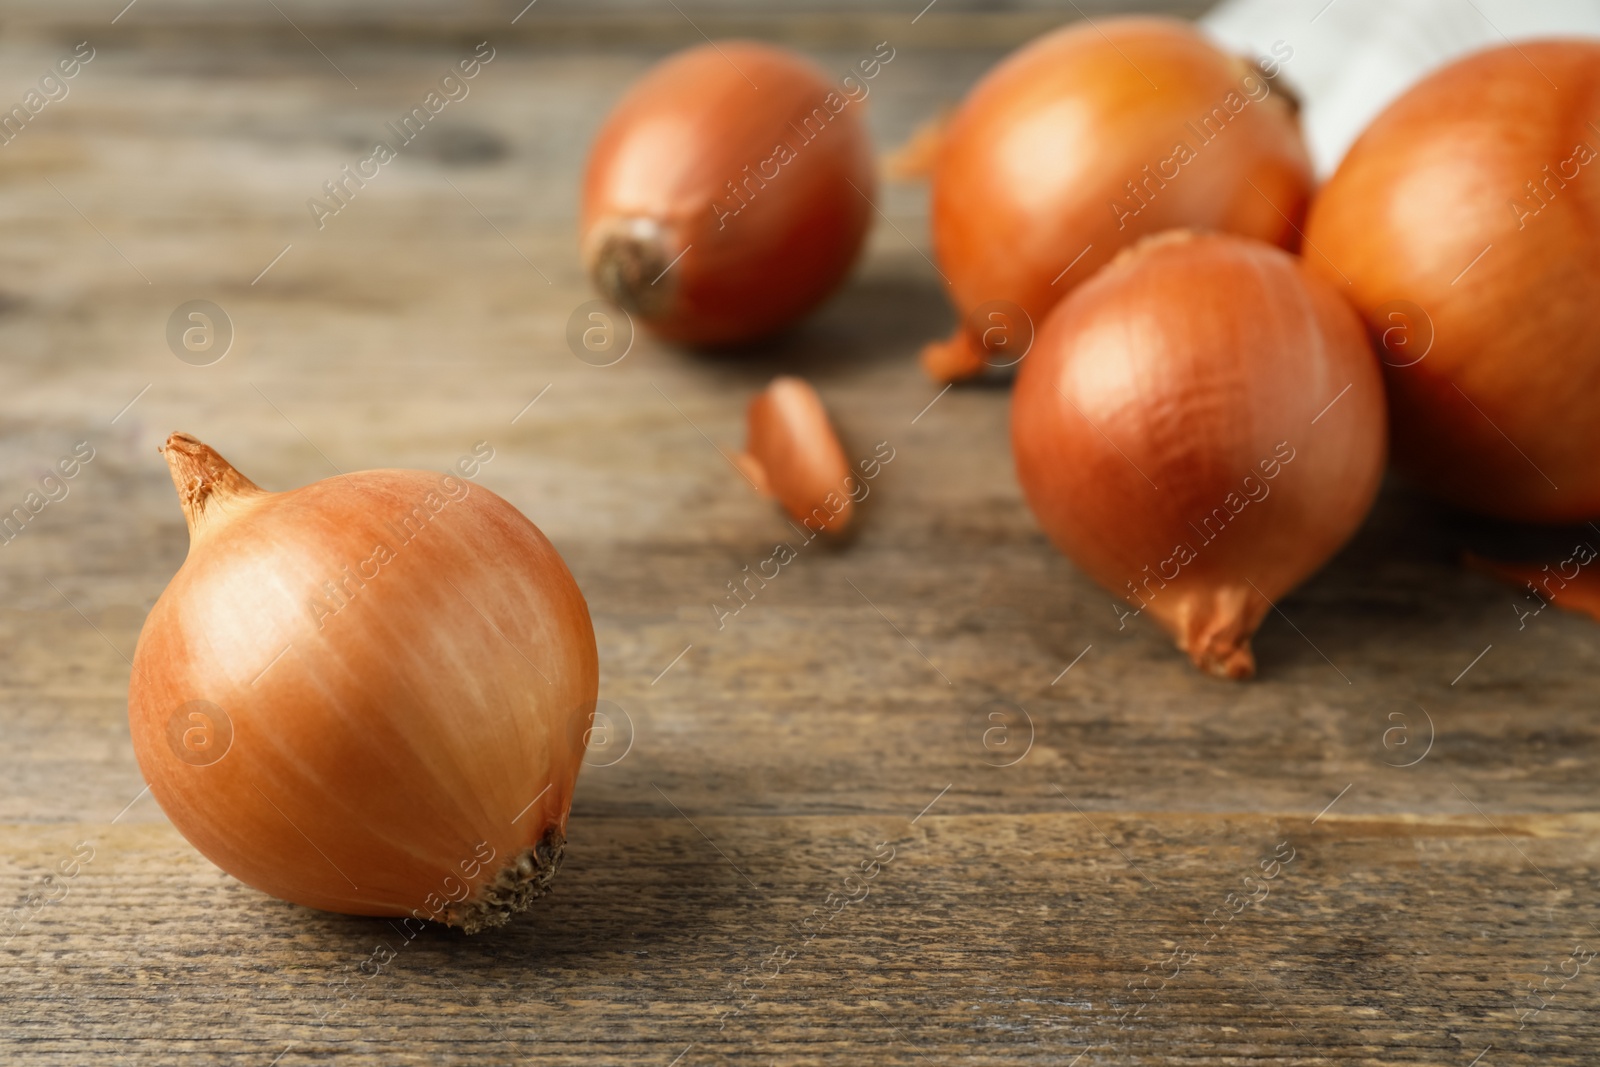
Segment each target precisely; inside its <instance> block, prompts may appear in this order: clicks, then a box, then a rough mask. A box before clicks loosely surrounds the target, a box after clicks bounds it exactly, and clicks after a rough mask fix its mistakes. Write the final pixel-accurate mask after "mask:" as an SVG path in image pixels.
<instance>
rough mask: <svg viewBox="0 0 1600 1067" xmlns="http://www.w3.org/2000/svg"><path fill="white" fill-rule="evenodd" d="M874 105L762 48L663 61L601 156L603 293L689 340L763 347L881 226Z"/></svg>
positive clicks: (731, 46) (595, 250)
mask: <svg viewBox="0 0 1600 1067" xmlns="http://www.w3.org/2000/svg"><path fill="white" fill-rule="evenodd" d="M854 84H858V85H859V83H854ZM864 99H865V96H864V93H863V94H862V95H861V99H857V98H856V95H855V94H851V93H849V92H847V91H845V90H844V89H843V88H842V87H840V86H835V85H833V84H831V83H830V82H829V81H828V79H827V77H826V76H825V75H824V74H823V73H822V71H820V70H818V69H817V68H816V66H815V65H813V64H812V63H811V62H809V61H808V60H806V59H804V58H803V57H801V56H799V55H797V54H795V53H793V52H790V51H788V50H786V49H781V48H775V47H773V46H771V45H764V44H756V43H753V42H749V41H723V42H721V43H720V44H716V45H712V44H706V45H703V46H701V47H698V48H692V49H689V50H687V51H685V52H681V53H679V54H678V55H675V56H672V57H670V58H669V59H667V60H665V61H663V62H662V63H660V64H659V65H657V66H656V67H655V68H654V69H652V70H651V71H650V72H649V73H648V74H646V75H645V76H644V78H642V79H641V80H640V81H639V82H638V83H637V84H635V85H634V86H633V87H632V88H631V89H630V90H629V91H628V93H627V95H626V96H624V97H623V98H622V100H621V102H619V103H618V104H617V106H616V108H615V109H614V110H613V111H612V112H611V114H610V116H609V117H608V118H607V119H606V122H605V125H604V126H603V127H602V128H601V130H600V134H599V136H598V137H597V138H596V140H595V144H594V147H593V149H591V151H590V155H589V162H588V168H587V170H586V172H585V175H584V183H583V214H582V221H581V226H582V253H583V260H584V265H585V268H586V269H587V271H588V272H589V275H590V277H591V278H592V279H593V280H594V284H595V287H596V288H597V289H599V290H600V292H601V293H602V294H604V295H605V296H606V297H607V298H609V299H610V300H611V301H612V302H613V303H615V304H617V305H618V306H620V307H622V308H624V309H626V310H627V311H628V312H629V313H631V314H633V315H636V316H638V317H639V318H640V319H642V320H643V321H644V323H645V324H646V325H647V326H649V328H650V329H651V330H652V331H654V332H655V333H657V334H659V335H660V336H662V337H665V338H668V339H670V340H675V341H683V342H687V343H690V344H707V345H719V344H733V343H737V342H741V341H749V340H752V339H755V338H758V337H761V336H763V335H765V334H769V333H772V332H773V331H775V330H778V329H780V328H782V327H783V326H785V325H787V324H789V323H790V322H793V321H794V320H796V319H798V318H799V317H800V316H802V315H804V314H805V313H806V312H808V311H810V310H811V309H812V308H814V307H815V306H816V305H817V304H819V303H820V302H821V301H822V300H823V299H824V298H825V297H826V296H827V295H828V294H829V293H831V292H832V291H833V290H834V289H835V288H836V287H837V286H838V284H839V283H840V282H841V281H842V280H843V279H844V276H845V274H846V272H848V271H849V269H850V266H851V264H853V263H854V262H855V258H856V255H857V253H858V252H859V251H860V249H861V244H862V241H863V240H864V239H865V237H866V233H867V227H868V224H869V223H870V222H871V219H872V201H871V199H870V198H871V197H872V195H873V192H874V178H875V176H874V173H873V160H872V148H871V143H870V141H869V139H868V136H867V128H866V124H865V122H864V121H863V119H862V112H863V110H864V107H865V105H864V103H863V101H864Z"/></svg>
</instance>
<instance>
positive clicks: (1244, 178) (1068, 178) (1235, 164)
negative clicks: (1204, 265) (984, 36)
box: [923, 18, 1311, 380]
mask: <svg viewBox="0 0 1600 1067" xmlns="http://www.w3.org/2000/svg"><path fill="white" fill-rule="evenodd" d="M1158 87H1159V88H1158ZM1230 94H1233V96H1232V97H1231V98H1230ZM1235 106H1236V107H1237V110H1234V107H1235ZM1218 108H1221V109H1222V112H1221V114H1222V116H1223V118H1225V119H1226V121H1222V120H1221V119H1218V118H1215V117H1213V118H1212V120H1211V124H1210V125H1209V126H1207V125H1205V124H1204V120H1205V119H1206V117H1207V116H1211V115H1212V114H1213V111H1214V110H1215V109H1218ZM1191 122H1192V123H1193V124H1194V129H1190V128H1189V127H1188V126H1187V125H1186V123H1191ZM1207 137H1209V138H1210V139H1209V140H1206V138H1207ZM1179 143H1183V144H1185V145H1188V146H1189V148H1190V152H1191V153H1192V158H1189V159H1188V161H1187V162H1181V161H1177V160H1178V159H1179V156H1180V155H1181V153H1175V149H1176V148H1177V146H1178V145H1179ZM1169 160H1173V161H1174V162H1172V163H1171V164H1170V165H1164V161H1169ZM1146 167H1149V168H1150V171H1149V173H1148V174H1147V172H1146V170H1145V168H1146ZM1163 173H1166V174H1169V175H1171V176H1170V177H1166V178H1163ZM1130 182H1131V183H1133V185H1134V186H1135V187H1137V188H1138V189H1139V190H1140V191H1141V195H1139V196H1136V194H1135V193H1134V192H1133V191H1130V189H1129V188H1128V184H1127V183H1130ZM1310 189H1311V163H1310V158H1309V156H1308V154H1307V152H1306V148H1305V144H1304V141H1303V139H1302V138H1301V135H1300V128H1299V122H1298V119H1297V117H1296V105H1295V104H1294V103H1293V101H1292V100H1291V99H1290V98H1289V97H1288V95H1287V94H1286V93H1285V92H1284V91H1283V90H1282V89H1281V88H1280V87H1279V85H1278V84H1276V83H1274V82H1272V81H1271V80H1269V79H1266V78H1264V77H1262V75H1261V72H1260V71H1259V70H1258V69H1257V68H1256V67H1254V66H1253V65H1252V64H1250V63H1249V62H1247V61H1245V60H1242V59H1238V58H1236V57H1232V56H1229V55H1227V54H1225V53H1224V52H1222V51H1221V50H1220V49H1218V48H1217V47H1216V46H1215V45H1214V44H1212V43H1210V42H1209V41H1208V40H1206V39H1205V38H1204V37H1203V36H1201V34H1200V33H1199V31H1197V30H1196V29H1195V28H1194V27H1192V26H1191V25H1189V24H1188V23H1184V22H1180V21H1177V20H1174V19H1162V18H1114V19H1103V20H1099V21H1097V22H1095V23H1092V24H1090V23H1088V22H1082V23H1075V24H1073V25H1071V26H1068V27H1065V28H1063V29H1060V30H1057V31H1055V32H1054V33H1051V34H1049V35H1047V36H1045V37H1041V38H1040V39H1038V40H1036V41H1034V42H1033V43H1032V44H1029V45H1028V46H1027V47H1025V48H1023V49H1022V50H1021V51H1018V52H1016V53H1014V54H1013V55H1011V56H1010V57H1009V58H1007V59H1006V60H1005V61H1004V62H1002V63H1001V64H1000V65H999V66H997V67H995V68H994V69H993V70H992V71H990V72H989V74H988V75H986V76H985V77H984V79H983V80H982V81H981V82H979V83H978V85H977V87H976V88H974V89H973V90H972V92H971V94H970V95H969V96H968V97H967V99H966V100H965V101H964V102H963V103H962V105H961V107H960V109H959V110H958V111H957V112H956V114H955V117H954V118H953V120H952V121H951V123H950V125H949V127H948V128H947V129H946V131H945V133H944V137H943V141H942V143H941V145H940V147H939V153H938V161H937V164H936V166H935V170H934V176H933V206H932V225H933V239H934V247H935V250H936V254H937V259H938V262H939V265H940V268H941V270H942V271H943V274H944V275H945V277H946V278H947V279H948V281H949V285H950V295H951V299H952V300H953V301H954V303H955V304H956V307H957V309H958V311H959V312H960V313H961V315H962V316H963V319H965V318H966V317H967V316H968V315H969V314H971V313H972V312H973V311H974V309H976V308H978V307H980V306H981V305H983V304H986V303H989V302H991V301H1001V300H1003V301H1009V302H1011V303H1013V304H1016V305H1017V306H1018V307H1020V308H1021V309H1022V310H1023V311H1025V312H1026V313H1027V314H1028V315H1029V316H1031V317H1032V319H1033V321H1034V323H1035V324H1038V323H1041V322H1043V321H1044V317H1045V315H1046V314H1047V313H1048V312H1049V311H1050V309H1051V308H1052V307H1053V306H1054V305H1055V304H1056V303H1057V301H1059V300H1060V299H1062V298H1063V297H1064V296H1065V295H1066V294H1067V293H1069V292H1070V291H1071V290H1072V289H1073V288H1074V287H1075V286H1077V285H1079V284H1081V283H1082V282H1083V281H1084V280H1086V279H1088V278H1090V277H1092V276H1093V275H1094V273H1095V272H1096V271H1097V270H1099V269H1100V268H1101V267H1102V266H1104V265H1105V264H1106V263H1109V262H1110V261H1111V259H1112V257H1114V256H1115V255H1116V254H1117V252H1118V251H1119V250H1120V249H1122V248H1125V247H1128V246H1129V245H1131V244H1133V243H1134V242H1136V241H1137V240H1139V239H1140V238H1141V237H1144V236H1147V235H1149V234H1153V233H1157V232H1160V231H1163V230H1168V229H1173V228H1193V229H1207V230H1220V231H1226V232H1230V233H1237V234H1242V235H1244V236H1247V237H1255V238H1258V239H1260V240H1264V241H1270V242H1272V243H1275V244H1279V245H1282V246H1284V247H1286V248H1292V247H1294V246H1295V244H1296V243H1297V241H1298V236H1297V231H1296V229H1295V227H1296V225H1297V224H1298V223H1299V222H1300V220H1301V218H1302V216H1303V215H1304V212H1305V206H1306V203H1307V201H1308V199H1309V197H1310ZM1114 202H1117V203H1122V204H1123V206H1124V207H1125V208H1127V209H1129V210H1132V209H1134V208H1137V209H1138V211H1137V214H1135V215H1132V216H1127V215H1123V214H1121V213H1119V212H1116V211H1113V208H1112V205H1113V203H1114ZM1141 205H1142V206H1141ZM1080 256H1081V258H1080ZM1069 267H1070V269H1068V268H1069ZM982 357H983V351H982V345H981V344H980V343H979V338H978V337H977V335H976V334H975V333H974V332H973V325H972V324H971V323H964V325H963V327H962V328H961V329H960V330H958V332H957V333H956V335H955V336H954V337H952V338H951V339H950V340H949V341H947V342H942V343H940V344H936V345H931V346H929V348H928V350H927V351H926V353H925V355H924V359H923V365H924V368H925V369H926V370H927V371H928V373H929V374H930V375H932V376H933V377H934V378H936V379H938V380H954V379H957V378H960V377H965V376H971V375H972V374H976V373H978V372H980V371H981V370H982V369H983V367H984V360H983V358H982Z"/></svg>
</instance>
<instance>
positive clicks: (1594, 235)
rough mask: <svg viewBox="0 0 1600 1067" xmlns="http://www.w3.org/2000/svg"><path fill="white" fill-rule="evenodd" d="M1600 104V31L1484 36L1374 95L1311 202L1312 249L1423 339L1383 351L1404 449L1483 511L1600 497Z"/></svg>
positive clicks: (1437, 488)
mask: <svg viewBox="0 0 1600 1067" xmlns="http://www.w3.org/2000/svg"><path fill="white" fill-rule="evenodd" d="M1546 79H1548V80H1546ZM1552 83H1553V84H1552ZM1558 87H1559V88H1558ZM1597 122H1600V42H1595V41H1522V42H1519V43H1518V44H1517V45H1515V46H1509V45H1508V46H1506V47H1503V48H1496V49H1491V50H1489V51H1486V52H1480V53H1477V54H1475V55H1472V56H1469V57H1467V58H1465V59H1462V60H1459V61H1458V62H1456V63H1454V64H1452V65H1450V66H1448V67H1446V68H1444V69H1442V70H1440V71H1437V72H1435V73H1434V74H1432V75H1431V76H1429V77H1428V78H1426V79H1424V80H1423V81H1422V82H1420V83H1419V84H1417V85H1416V86H1415V87H1413V88H1412V89H1411V90H1410V91H1409V92H1407V93H1406V94H1405V95H1404V96H1403V97H1401V98H1400V99H1399V100H1397V101H1395V103H1393V104H1392V105H1390V107H1389V108H1388V109H1387V110H1386V111H1384V112H1383V113H1382V114H1380V115H1379V116H1378V118H1377V119H1376V120H1374V121H1373V123H1372V125H1371V126H1370V127H1368V129H1367V130H1366V132H1365V133H1363V134H1362V135H1361V137H1360V138H1359V139H1358V140H1357V141H1356V143H1355V144H1354V145H1353V146H1352V147H1351V149H1350V151H1349V153H1348V154H1347V155H1346V156H1345V158H1344V160H1343V162H1341V163H1340V165H1339V168H1338V170H1337V171H1336V172H1335V173H1334V175H1333V177H1332V178H1331V179H1330V180H1329V181H1328V183H1327V185H1326V186H1325V187H1324V188H1323V189H1322V190H1321V191H1320V192H1319V193H1318V195H1317V198H1316V200H1315V203H1314V205H1313V207H1312V210H1311V213H1310V217H1309V219H1308V221H1307V228H1306V237H1307V242H1308V245H1307V248H1306V257H1307V260H1308V262H1309V263H1310V264H1311V265H1312V266H1313V267H1315V268H1317V269H1318V270H1319V271H1320V272H1321V273H1322V274H1323V275H1324V276H1325V277H1327V278H1329V279H1330V280H1331V281H1334V282H1335V283H1337V284H1339V285H1340V286H1342V287H1345V288H1346V290H1347V293H1348V295H1349V297H1350V299H1351V300H1352V302H1353V303H1354V304H1355V305H1356V308H1357V309H1358V310H1359V311H1360V312H1361V313H1362V315H1363V316H1364V317H1365V318H1366V320H1367V325H1368V327H1369V328H1370V330H1371V331H1372V333H1373V335H1374V336H1375V337H1378V338H1380V339H1382V338H1384V337H1385V336H1386V335H1389V334H1390V333H1391V331H1394V334H1393V337H1392V339H1393V340H1394V341H1397V342H1398V341H1408V342H1409V344H1410V345H1411V350H1407V349H1403V348H1400V347H1398V346H1391V347H1392V352H1390V353H1384V352H1380V355H1384V357H1385V358H1384V363H1385V368H1384V371H1385V377H1386V378H1387V381H1388V386H1389V402H1390V429H1391V433H1392V434H1393V438H1394V455H1395V463H1396V466H1398V467H1399V468H1400V470H1401V471H1402V472H1404V473H1405V474H1407V475H1408V476H1409V477H1410V478H1411V479H1412V480H1413V481H1415V482H1416V484H1417V485H1419V486H1421V487H1422V488H1424V489H1425V490H1427V491H1428V492H1430V493H1433V494H1435V495H1437V496H1439V497H1441V498H1443V499H1444V500H1447V501H1449V502H1450V503H1453V504H1456V505H1458V506H1460V507H1463V508H1466V509H1468V510H1471V511H1475V512H1479V513H1482V514H1486V515H1493V516H1497V517H1500V518H1506V519H1512V520H1516V521H1521V522H1548V523H1557V522H1576V521H1581V520H1587V519H1592V518H1595V517H1597V516H1600V462H1597V460H1596V457H1597V456H1600V315H1597V314H1596V308H1597V307H1600V129H1597V128H1596V125H1595V124H1596V123H1597ZM1580 146H1582V151H1581V154H1583V155H1586V156H1587V157H1588V161H1587V162H1582V163H1580V162H1578V161H1577V159H1578V156H1577V155H1575V152H1578V151H1579V149H1580ZM1546 168H1550V170H1548V171H1547V170H1546ZM1563 174H1565V177H1564V178H1563ZM1529 182H1532V183H1534V184H1535V186H1536V188H1537V190H1538V194H1537V195H1536V194H1535V193H1534V192H1530V191H1529V189H1528V185H1527V183H1529ZM1518 202H1520V203H1521V204H1522V210H1518V208H1517V207H1516V205H1517V203H1518ZM1397 304H1398V305H1401V307H1402V308H1404V306H1405V305H1407V304H1408V305H1409V306H1410V308H1411V309H1413V310H1412V315H1414V316H1417V318H1418V319H1419V321H1418V322H1416V323H1412V322H1410V321H1408V316H1406V315H1405V313H1404V310H1401V311H1396V310H1395V309H1396V306H1397ZM1418 311H1420V313H1421V314H1420V315H1417V312H1418ZM1430 339H1431V347H1425V346H1426V345H1427V343H1428V341H1429V340H1430ZM1417 351H1425V352H1426V355H1425V356H1423V357H1422V358H1421V359H1420V361H1416V353H1417Z"/></svg>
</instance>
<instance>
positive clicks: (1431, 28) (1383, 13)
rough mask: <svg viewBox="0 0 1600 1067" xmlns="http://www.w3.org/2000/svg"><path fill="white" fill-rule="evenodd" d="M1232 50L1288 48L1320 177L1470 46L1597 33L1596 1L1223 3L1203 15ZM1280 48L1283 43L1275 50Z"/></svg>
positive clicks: (1288, 72) (1599, 7)
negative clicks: (1393, 105)
mask: <svg viewBox="0 0 1600 1067" xmlns="http://www.w3.org/2000/svg"><path fill="white" fill-rule="evenodd" d="M1201 25H1202V27H1203V28H1204V29H1205V30H1206V31H1207V32H1208V33H1210V34H1211V35H1212V37H1214V38H1215V39H1216V40H1218V41H1219V42H1221V43H1222V44H1223V45H1224V46H1225V47H1227V48H1228V49H1229V50H1230V51H1234V52H1238V53H1240V54H1242V55H1257V56H1268V55H1272V54H1274V53H1273V48H1272V46H1273V45H1274V44H1275V43H1278V42H1283V43H1285V44H1287V45H1288V46H1289V48H1291V49H1293V54H1292V57H1291V58H1290V59H1289V60H1288V61H1287V62H1285V63H1284V64H1283V67H1282V69H1283V77H1284V79H1285V80H1286V81H1287V82H1288V83H1289V86H1290V88H1292V89H1293V90H1294V91H1295V93H1296V94H1297V95H1299V96H1300V99H1301V102H1302V104H1303V105H1304V109H1303V110H1302V112H1301V122H1302V124H1303V127H1304V129H1305V134H1306V140H1307V141H1308V142H1309V144H1310V147H1311V158H1312V161H1313V163H1314V164H1315V166H1316V169H1317V174H1318V176H1319V177H1322V178H1325V177H1327V176H1328V175H1329V174H1330V173H1332V171H1333V169H1334V168H1335V167H1336V166H1338V164H1339V160H1340V159H1342V158H1343V157H1344V153H1345V150H1346V149H1348V148H1349V147H1350V143H1351V142H1352V141H1354V140H1355V139H1356V137H1357V136H1359V135H1360V133H1361V131H1362V130H1364V129H1366V127H1367V124H1368V123H1370V122H1371V121H1372V120H1373V118H1374V117H1375V116H1376V115H1377V114H1378V112H1380V111H1382V110H1383V109H1384V108H1385V107H1386V106H1387V105H1388V104H1389V103H1390V102H1391V101H1392V100H1394V99H1395V98H1396V97H1397V96H1399V95H1400V94H1401V93H1403V92H1405V90H1406V89H1407V88H1409V87H1410V86H1411V85H1412V84H1413V83H1415V82H1416V81H1417V80H1418V79H1420V78H1421V77H1422V76H1423V75H1425V74H1427V73H1428V72H1429V71H1432V70H1434V69H1436V68H1438V67H1441V66H1443V65H1445V64H1446V63H1448V62H1450V61H1451V60H1453V59H1456V58H1457V57H1459V56H1462V55H1465V54H1467V53H1468V52H1476V51H1479V50H1481V49H1484V48H1489V47H1493V46H1496V45H1503V44H1505V43H1506V42H1507V41H1512V42H1515V41H1523V40H1528V39H1530V38H1538V37H1573V36H1582V37H1600V0H1331V2H1330V0H1224V2H1223V3H1222V4H1220V5H1218V6H1217V7H1216V8H1215V9H1213V10H1212V11H1211V13H1210V14H1208V15H1206V16H1205V18H1203V19H1202V20H1201ZM1280 52H1281V46H1280Z"/></svg>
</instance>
